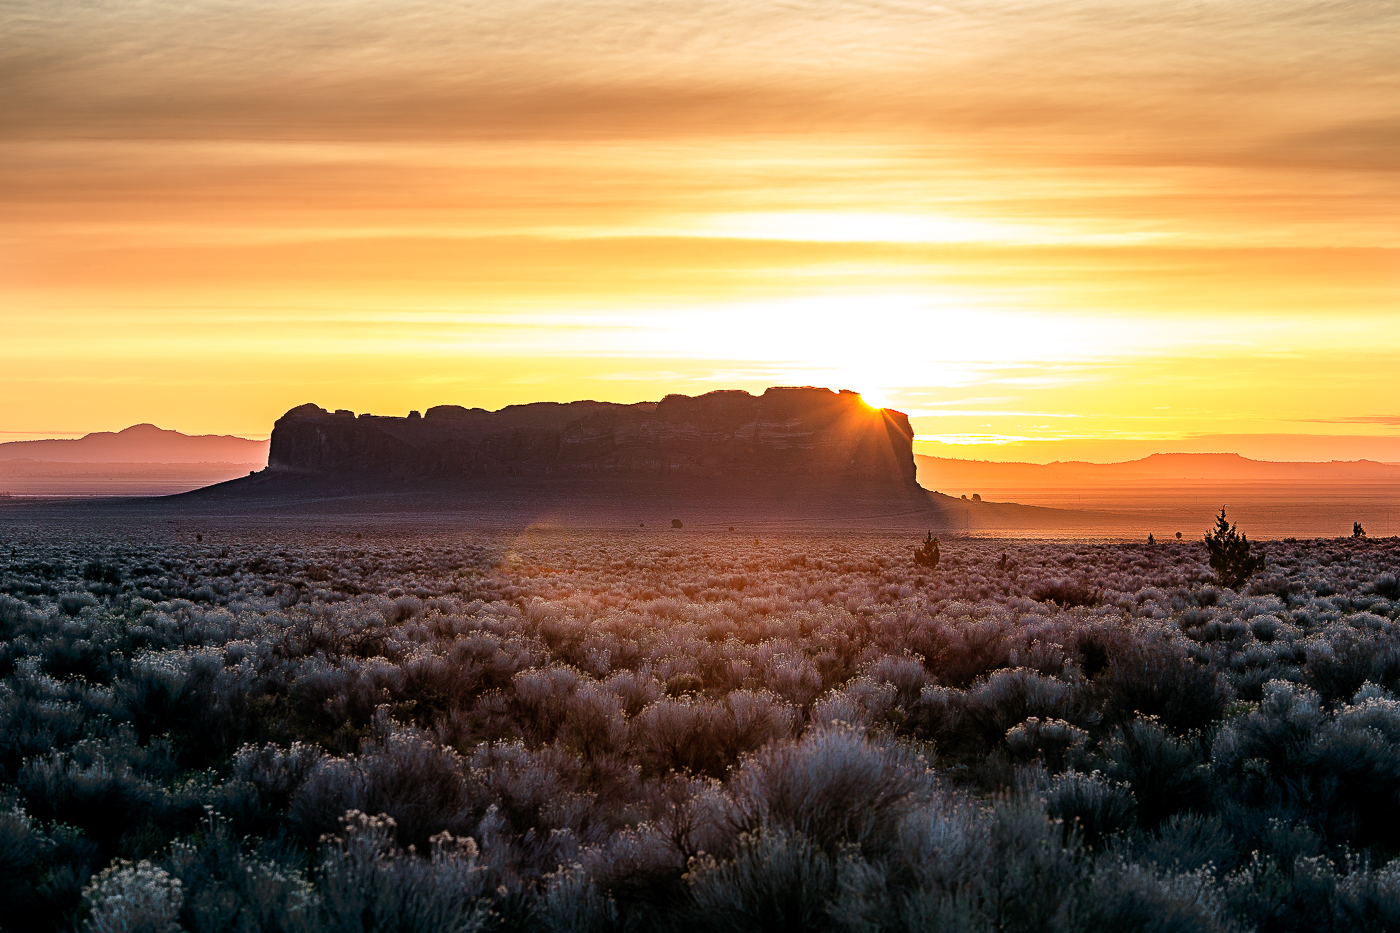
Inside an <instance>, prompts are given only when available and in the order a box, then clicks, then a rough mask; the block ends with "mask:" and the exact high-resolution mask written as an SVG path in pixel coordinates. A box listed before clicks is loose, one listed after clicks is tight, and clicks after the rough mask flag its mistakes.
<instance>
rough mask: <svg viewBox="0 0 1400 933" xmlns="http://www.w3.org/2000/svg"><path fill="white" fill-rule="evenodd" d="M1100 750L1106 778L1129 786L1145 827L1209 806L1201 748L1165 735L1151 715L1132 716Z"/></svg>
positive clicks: (1207, 774)
mask: <svg viewBox="0 0 1400 933" xmlns="http://www.w3.org/2000/svg"><path fill="white" fill-rule="evenodd" d="M1104 753H1105V754H1106V755H1107V756H1108V758H1109V761H1110V764H1109V766H1108V776H1109V777H1110V778H1112V779H1113V780H1115V781H1122V782H1124V783H1126V784H1127V785H1128V786H1129V787H1131V788H1132V792H1133V797H1134V798H1135V799H1136V800H1137V804H1138V818H1139V819H1140V820H1141V821H1142V823H1143V825H1144V826H1147V827H1154V826H1156V825H1157V824H1158V823H1160V822H1161V821H1162V820H1164V819H1166V818H1167V817H1169V816H1171V815H1172V814H1173V813H1178V812H1180V811H1182V810H1189V809H1202V810H1203V809H1205V808H1207V807H1208V806H1209V805H1210V799H1211V791H1212V782H1211V772H1210V767H1209V765H1208V764H1207V763H1206V762H1205V760H1204V759H1205V755H1204V753H1203V750H1201V749H1198V748H1197V746H1196V745H1195V744H1193V743H1192V742H1189V741H1182V740H1179V739H1177V738H1175V737H1174V736H1172V735H1170V734H1169V733H1168V732H1167V731H1166V730H1165V729H1163V728H1162V726H1161V725H1160V724H1159V723H1158V722H1157V721H1156V720H1155V719H1151V718H1142V719H1135V720H1133V721H1132V722H1131V723H1128V724H1127V725H1125V726H1122V727H1120V728H1119V729H1117V730H1116V731H1115V732H1114V734H1113V738H1112V739H1111V740H1110V741H1108V742H1106V743H1105V745H1104Z"/></svg>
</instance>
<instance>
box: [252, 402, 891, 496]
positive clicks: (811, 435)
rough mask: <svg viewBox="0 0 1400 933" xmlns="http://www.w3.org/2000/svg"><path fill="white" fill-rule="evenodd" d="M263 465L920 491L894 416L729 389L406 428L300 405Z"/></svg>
mask: <svg viewBox="0 0 1400 933" xmlns="http://www.w3.org/2000/svg"><path fill="white" fill-rule="evenodd" d="M269 467H270V468H271V469H272V470H274V471H286V472H302V473H359V474H371V475H383V476H561V477H567V476H586V475H593V476H596V475H608V474H629V475H634V474H646V475H658V476H695V477H706V476H710V477H726V476H768V477H773V476H791V477H799V476H803V477H809V478H814V479H816V478H821V479H830V480H851V481H859V482H860V483H861V484H862V485H867V486H868V485H869V484H872V483H874V484H880V485H889V486H893V487H899V488H909V489H913V488H917V486H916V483H915V480H914V456H913V430H912V429H911V427H910V425H909V419H908V417H907V416H906V415H904V414H903V413H902V412H897V411H892V410H889V409H872V408H870V407H869V406H867V405H866V404H865V403H864V402H862V401H861V399H860V396H859V395H857V394H856V393H854V392H844V391H843V392H833V391H831V390H830V389H821V388H811V387H802V388H772V389H768V390H767V391H766V392H764V393H763V394H762V395H759V396H754V395H750V394H749V393H748V392H743V391H734V390H725V391H718V392H710V393H708V394H706V395H701V396H696V397H690V396H684V395H669V396H667V397H666V398H664V399H662V400H661V401H660V402H655V403H651V402H643V403H638V404H635V405H619V404H613V403H609V402H591V401H589V402H570V403H567V404H559V403H554V402H541V403H536V404H533V405H513V406H510V407H508V408H503V409H501V410H500V411H495V412H489V411H484V410H482V409H479V408H473V409H467V408H460V407H458V406H453V405H447V406H440V407H437V408H432V409H429V410H428V412H427V414H426V416H424V417H417V416H416V413H415V415H411V416H410V417H407V418H393V417H382V416H376V415H359V416H356V415H355V414H354V413H352V412H348V411H337V412H328V411H326V410H325V409H322V408H319V407H317V406H315V405H302V406H300V407H298V408H294V409H292V410H291V411H289V412H287V413H286V414H285V415H283V416H282V417H281V418H280V419H278V421H277V424H276V425H275V426H274V428H273V432H272V448H271V453H270V456H269Z"/></svg>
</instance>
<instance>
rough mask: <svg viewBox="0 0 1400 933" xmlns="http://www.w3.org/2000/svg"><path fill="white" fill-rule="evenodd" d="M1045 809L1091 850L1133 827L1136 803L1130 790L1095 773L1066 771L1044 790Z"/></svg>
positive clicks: (1135, 822)
mask: <svg viewBox="0 0 1400 933" xmlns="http://www.w3.org/2000/svg"><path fill="white" fill-rule="evenodd" d="M1045 809H1046V812H1047V813H1048V814H1049V815H1050V816H1051V817H1052V818H1054V819H1057V820H1062V821H1063V822H1064V825H1065V828H1066V829H1071V830H1076V831H1078V832H1079V833H1081V834H1082V836H1083V839H1084V843H1085V844H1086V845H1087V846H1089V847H1090V848H1092V849H1097V848H1100V847H1101V846H1102V845H1103V844H1104V843H1105V842H1106V841H1107V840H1108V839H1109V837H1111V836H1114V835H1116V834H1118V833H1122V832H1126V831H1127V830H1129V829H1132V828H1133V827H1134V826H1135V825H1136V824H1137V804H1136V802H1135V801H1134V800H1133V795H1132V792H1131V790H1130V789H1129V788H1128V787H1127V786H1126V785H1124V784H1119V783H1116V782H1114V781H1110V780H1108V779H1107V778H1105V777H1104V776H1103V775H1102V774H1100V773H1099V772H1097V771H1095V772H1093V773H1092V774H1081V773H1079V772H1076V771H1066V772H1065V773H1064V774H1062V775H1060V776H1059V777H1057V778H1054V779H1053V780H1052V781H1051V782H1050V784H1049V787H1048V788H1047V789H1046V791H1045Z"/></svg>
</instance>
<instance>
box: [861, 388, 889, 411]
mask: <svg viewBox="0 0 1400 933" xmlns="http://www.w3.org/2000/svg"><path fill="white" fill-rule="evenodd" d="M860 400H861V401H862V402H864V403H865V404H867V405H869V406H870V407H871V408H889V407H890V397H889V390H888V389H861V390H860Z"/></svg>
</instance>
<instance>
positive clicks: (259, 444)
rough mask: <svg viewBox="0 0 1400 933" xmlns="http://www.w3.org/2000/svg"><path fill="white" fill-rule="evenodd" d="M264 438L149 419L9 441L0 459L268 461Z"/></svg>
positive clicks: (110, 461) (108, 462)
mask: <svg viewBox="0 0 1400 933" xmlns="http://www.w3.org/2000/svg"><path fill="white" fill-rule="evenodd" d="M267 449H268V441H254V440H249V439H248V438H246V437H233V436H232V435H228V434H199V435H190V434H181V433H180V432H179V431H167V430H163V429H161V428H158V427H156V426H155V425H153V424H136V425H132V426H131V427H129V428H126V429H125V430H122V431H115V432H113V431H100V432H97V433H95V434H88V435H85V436H84V437H80V438H78V439H76V440H51V441H49V440H46V441H11V442H9V443H6V444H0V460H37V461H45V462H49V463H104V464H113V463H143V464H154V463H236V464H257V465H258V466H262V465H264V464H266V463H267Z"/></svg>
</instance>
